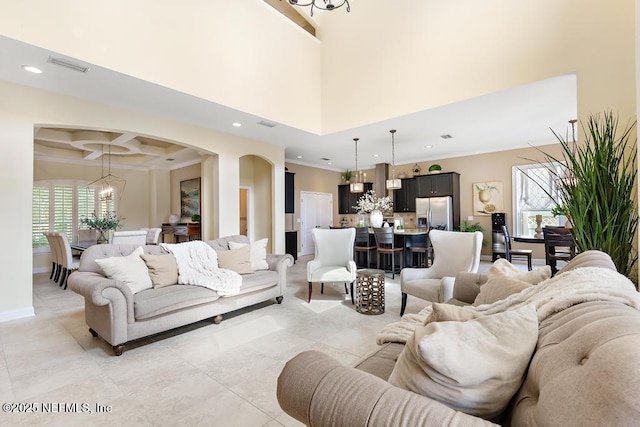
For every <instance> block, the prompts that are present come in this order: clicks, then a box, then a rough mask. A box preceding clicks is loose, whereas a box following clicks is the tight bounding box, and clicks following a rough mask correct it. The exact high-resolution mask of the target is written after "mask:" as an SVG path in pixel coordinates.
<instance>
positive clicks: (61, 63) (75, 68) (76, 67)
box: [47, 56, 90, 73]
mask: <svg viewBox="0 0 640 427" xmlns="http://www.w3.org/2000/svg"><path fill="white" fill-rule="evenodd" d="M47 62H49V63H51V64H55V65H59V66H61V67H65V68H68V69H70V70H73V71H79V72H81V73H86V72H87V71H89V70H90V68H89V67H87V66H84V65H81V64H76V63H75V62H71V61H69V60H68V59H63V58H56V57H53V56H50V57H49V59H48V60H47Z"/></svg>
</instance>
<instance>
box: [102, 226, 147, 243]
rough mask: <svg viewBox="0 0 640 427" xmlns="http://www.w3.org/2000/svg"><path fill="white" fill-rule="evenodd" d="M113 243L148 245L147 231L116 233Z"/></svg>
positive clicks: (114, 233)
mask: <svg viewBox="0 0 640 427" xmlns="http://www.w3.org/2000/svg"><path fill="white" fill-rule="evenodd" d="M111 243H113V244H114V245H141V246H142V245H146V244H147V231H146V230H128V231H114V232H113V237H112V239H111Z"/></svg>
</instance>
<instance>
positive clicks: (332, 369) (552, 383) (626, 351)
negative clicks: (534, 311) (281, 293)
mask: <svg viewBox="0 0 640 427" xmlns="http://www.w3.org/2000/svg"><path fill="white" fill-rule="evenodd" d="M590 252H592V251H590ZM594 255H595V256H594ZM587 265H589V266H599V267H602V268H610V269H613V270H615V267H614V266H613V263H612V262H611V261H610V258H609V257H608V255H605V254H602V253H600V252H598V253H596V254H594V253H590V254H587V256H583V257H581V259H579V260H578V265H577V266H587ZM577 266H576V265H571V264H569V265H567V267H565V268H576V267H577ZM486 279H487V277H486V276H484V275H482V274H472V273H467V274H465V275H461V276H457V277H456V282H455V287H454V298H455V300H452V301H451V302H454V303H456V304H466V303H472V302H473V301H474V299H475V297H476V295H477V294H478V293H479V289H480V286H482V284H483V283H484V282H485V281H486ZM403 347H404V346H403V345H402V344H398V343H388V344H385V345H383V346H381V347H380V349H379V350H378V351H376V352H375V353H373V354H371V355H369V356H368V357H366V358H364V359H363V360H361V361H360V362H359V363H357V364H356V366H355V367H347V366H344V365H342V364H340V363H339V362H337V361H336V360H334V359H332V358H331V357H330V356H328V355H325V354H323V353H321V352H318V351H307V352H304V353H301V354H299V355H298V356H296V357H294V358H293V359H291V360H290V361H289V362H288V363H287V364H286V366H285V367H284V369H283V371H282V373H281V374H280V377H279V379H278V390H277V393H278V401H279V403H280V406H281V407H282V408H283V409H284V410H285V411H286V412H287V413H288V414H289V415H291V416H293V417H294V418H296V419H298V420H299V421H301V422H303V423H305V424H307V425H313V426H350V427H353V426H365V425H367V426H476V425H477V426H480V425H493V424H492V423H491V422H489V421H487V420H484V419H482V418H477V417H474V416H471V415H467V414H465V413H462V412H458V411H456V410H454V409H451V408H450V407H448V406H445V405H444V404H442V403H440V402H437V401H435V400H432V399H430V398H428V397H425V396H422V395H419V394H416V393H413V392H410V391H407V390H404V389H401V388H398V387H394V386H393V385H391V384H390V383H388V382H387V381H386V380H387V379H388V378H389V376H390V374H391V372H392V370H393V368H394V364H395V363H396V360H397V358H398V356H399V355H400V353H401V352H402V350H403ZM639 350H640V312H639V311H638V310H636V309H634V308H631V307H629V306H627V305H625V304H622V303H617V302H605V301H591V302H584V303H580V304H577V305H574V306H571V307H569V308H567V309H564V310H562V311H560V312H557V313H555V314H552V315H551V316H549V317H547V318H546V319H545V320H543V321H542V322H540V323H539V335H538V341H537V345H536V350H535V352H534V354H533V356H532V359H531V362H530V364H529V368H528V370H527V372H526V374H525V379H524V382H523V384H522V386H521V387H520V389H519V390H518V392H517V393H516V394H515V396H514V397H513V398H512V399H511V401H510V403H509V406H508V408H507V411H506V412H505V413H504V414H503V416H502V417H501V418H500V419H499V420H497V421H498V422H500V423H501V424H503V425H511V426H581V427H586V426H604V425H610V426H623V425H624V426H630V425H640V400H639V399H638V397H637V389H638V385H639V384H640V351H639Z"/></svg>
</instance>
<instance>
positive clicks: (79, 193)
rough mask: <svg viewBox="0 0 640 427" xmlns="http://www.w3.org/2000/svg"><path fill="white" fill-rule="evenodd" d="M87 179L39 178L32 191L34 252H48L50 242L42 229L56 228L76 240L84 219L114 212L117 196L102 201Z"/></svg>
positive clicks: (55, 229) (71, 239)
mask: <svg viewBox="0 0 640 427" xmlns="http://www.w3.org/2000/svg"><path fill="white" fill-rule="evenodd" d="M87 184H88V183H87V182H84V181H69V180H65V181H60V180H48V181H37V182H34V184H33V192H32V210H31V211H32V220H31V221H32V225H31V241H32V246H33V248H34V252H46V251H48V243H47V239H46V237H44V235H43V234H42V232H43V231H49V230H52V231H57V232H62V233H65V234H66V235H67V237H68V238H69V240H70V241H75V240H76V230H77V229H78V228H86V226H83V225H82V224H80V219H81V218H86V217H89V216H91V215H92V214H93V213H94V212H95V213H96V215H98V216H101V215H102V214H104V213H106V212H115V208H116V206H115V201H114V199H116V198H115V197H114V198H113V199H111V200H101V199H99V198H98V194H97V192H96V191H95V188H93V187H87Z"/></svg>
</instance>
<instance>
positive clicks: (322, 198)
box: [300, 191, 333, 255]
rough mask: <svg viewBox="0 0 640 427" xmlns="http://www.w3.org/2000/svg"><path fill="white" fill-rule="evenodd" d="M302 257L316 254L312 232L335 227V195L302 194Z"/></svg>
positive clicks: (303, 192) (302, 192) (306, 192)
mask: <svg viewBox="0 0 640 427" xmlns="http://www.w3.org/2000/svg"><path fill="white" fill-rule="evenodd" d="M300 222H301V224H300V232H301V236H300V255H311V254H313V253H314V252H315V246H314V244H313V236H312V235H311V230H313V229H314V228H329V227H330V226H331V225H333V194H331V193H312V192H308V191H301V192H300Z"/></svg>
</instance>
